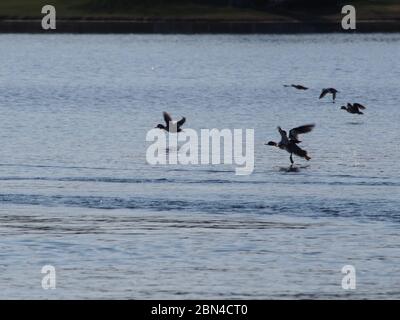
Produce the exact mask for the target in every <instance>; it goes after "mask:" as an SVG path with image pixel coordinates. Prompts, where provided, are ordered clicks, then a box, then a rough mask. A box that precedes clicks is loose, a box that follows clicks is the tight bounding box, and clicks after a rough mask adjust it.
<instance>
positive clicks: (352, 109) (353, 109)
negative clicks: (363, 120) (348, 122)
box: [340, 103, 366, 114]
mask: <svg viewBox="0 0 400 320" xmlns="http://www.w3.org/2000/svg"><path fill="white" fill-rule="evenodd" d="M340 109H342V110H346V111H347V112H348V113H355V114H364V113H363V112H361V111H360V109H361V110H365V109H366V108H365V107H364V106H363V105H362V104H359V103H353V104H351V103H347V107H345V106H341V107H340Z"/></svg>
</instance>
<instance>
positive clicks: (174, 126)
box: [156, 111, 186, 133]
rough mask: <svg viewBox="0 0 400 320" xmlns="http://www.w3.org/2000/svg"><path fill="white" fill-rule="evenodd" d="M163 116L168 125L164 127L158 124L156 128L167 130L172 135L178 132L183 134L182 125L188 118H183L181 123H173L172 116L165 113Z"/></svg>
mask: <svg viewBox="0 0 400 320" xmlns="http://www.w3.org/2000/svg"><path fill="white" fill-rule="evenodd" d="M163 116H164V121H165V123H166V125H165V126H164V125H163V124H158V125H157V126H156V128H158V129H161V130H165V131H168V132H171V133H176V132H181V131H182V128H181V127H182V125H183V124H184V123H185V121H186V118H185V117H182V119H181V120H179V121H176V122H174V121H172V118H171V116H170V115H169V113H168V112H165V111H164V112H163Z"/></svg>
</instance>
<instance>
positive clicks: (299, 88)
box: [283, 84, 308, 90]
mask: <svg viewBox="0 0 400 320" xmlns="http://www.w3.org/2000/svg"><path fill="white" fill-rule="evenodd" d="M283 86H284V87H293V88H296V89H297V90H308V88H307V87H304V86H302V85H300V84H290V85H289V84H284V85H283Z"/></svg>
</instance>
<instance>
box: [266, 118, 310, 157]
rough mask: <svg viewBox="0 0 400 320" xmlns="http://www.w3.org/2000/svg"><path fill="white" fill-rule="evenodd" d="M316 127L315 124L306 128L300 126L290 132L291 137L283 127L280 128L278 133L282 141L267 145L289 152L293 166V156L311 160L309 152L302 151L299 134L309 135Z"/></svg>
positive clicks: (270, 142) (305, 126) (271, 142)
mask: <svg viewBox="0 0 400 320" xmlns="http://www.w3.org/2000/svg"><path fill="white" fill-rule="evenodd" d="M314 127H315V125H314V124H307V125H304V126H300V127H297V128H293V129H292V130H290V131H289V137H288V136H287V133H286V131H285V130H282V128H281V127H278V131H279V133H280V135H281V141H280V142H279V143H276V142H274V141H269V142H268V143H266V145H269V146H274V147H278V148H280V149H282V150H286V151H287V152H289V153H290V162H291V164H292V165H293V164H294V161H293V154H295V155H296V156H298V157H301V158H304V159H306V160H307V161H308V160H310V159H311V158H310V157H309V156H308V155H307V151H306V150H303V149H301V148H300V147H299V146H298V145H297V144H299V143H301V141H300V140H299V138H298V137H299V134H303V133H308V132H310V131H311V130H312V129H314Z"/></svg>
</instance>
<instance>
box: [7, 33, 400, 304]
mask: <svg viewBox="0 0 400 320" xmlns="http://www.w3.org/2000/svg"><path fill="white" fill-rule="evenodd" d="M0 48H1V50H0V57H1V60H0V142H1V151H0V239H1V241H0V288H1V290H0V298H3V299H4V298H6V299H7V298H23V299H26V298H39V299H42V298H45V299H53V298H63V299H71V298H84V299H91V298H120V299H127V298H131V299H132V298H135V299H138V298H143V299H156V298H169V299H184V298H203V299H206V298H226V299H230V298H250V299H251V298H254V299H260V298H276V299H280V298H289V299H298V298H314V299H318V298H327V299H333V298H340V299H341V298H346V299H347V298H350V299H358V298H379V299H398V298H400V289H399V288H400V250H399V245H398V244H399V243H400V233H399V230H400V209H399V208H400V199H399V194H400V164H399V161H398V159H399V158H400V148H399V147H398V146H399V144H398V136H399V123H400V110H399V101H400V91H399V84H400V83H399V79H400V65H399V63H398V58H399V52H400V34H390V35H383V34H370V35H368V34H363V35H361V34H351V35H344V34H340V35H339V34H338V35H335V34H331V35H296V36H289V35H287V36H285V35H279V36H278V35H275V36H273V35H265V36H228V35H223V36H222V35H214V36H183V35H182V36H181V35H171V36H161V35H0ZM287 83H289V84H291V83H299V84H303V85H306V86H308V87H310V89H309V90H307V91H297V90H295V89H293V88H285V87H283V84H287ZM324 87H335V88H337V89H338V90H339V91H340V92H339V94H338V97H337V102H336V103H334V104H333V103H332V102H331V100H330V99H329V98H325V99H322V100H319V99H318V96H319V93H320V91H321V88H324ZM347 102H359V103H362V104H364V105H365V106H367V109H366V110H365V115H364V116H357V115H351V114H349V113H346V112H344V111H343V110H340V106H341V105H342V104H346V103H347ZM164 110H166V111H169V112H170V113H171V114H172V116H173V117H175V118H179V117H180V116H185V117H186V118H187V122H186V124H185V127H186V128H192V129H195V130H200V129H202V128H210V129H211V128H219V129H224V128H228V129H236V128H242V129H246V128H248V129H254V130H255V170H254V172H253V174H251V175H248V176H237V175H235V166H234V165H209V166H206V165H189V166H187V165H167V166H162V165H157V166H151V165H149V164H147V162H146V157H145V156H146V148H147V147H148V145H149V143H147V142H146V141H145V137H146V134H147V132H148V130H150V129H152V128H153V127H154V126H155V125H156V124H157V123H159V122H161V121H162V111H164ZM310 122H313V123H316V128H315V130H314V131H313V132H311V133H309V134H307V135H304V136H303V140H304V141H303V143H302V146H303V147H304V148H305V149H306V150H308V152H309V154H310V156H311V157H312V160H311V161H309V162H306V161H305V160H304V159H299V158H295V160H296V165H297V168H299V170H298V171H297V172H288V171H287V169H288V166H289V164H290V162H289V155H288V154H287V153H286V152H284V151H282V150H278V149H275V148H271V147H268V146H265V145H264V143H265V142H266V141H268V140H277V139H278V138H279V134H278V132H277V130H276V127H277V126H278V125H280V126H282V127H283V128H285V129H290V128H292V127H295V126H298V125H302V124H305V123H310ZM46 264H50V265H53V266H54V267H55V269H56V275H57V278H56V279H57V286H56V289H55V290H44V289H42V286H41V281H42V277H43V274H41V272H40V271H41V268H42V266H44V265H46ZM347 264H351V265H354V267H355V268H356V276H357V278H356V282H357V287H356V289H355V290H344V289H342V287H341V281H342V277H343V276H344V275H343V274H342V273H341V268H342V267H343V266H344V265H347Z"/></svg>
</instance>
